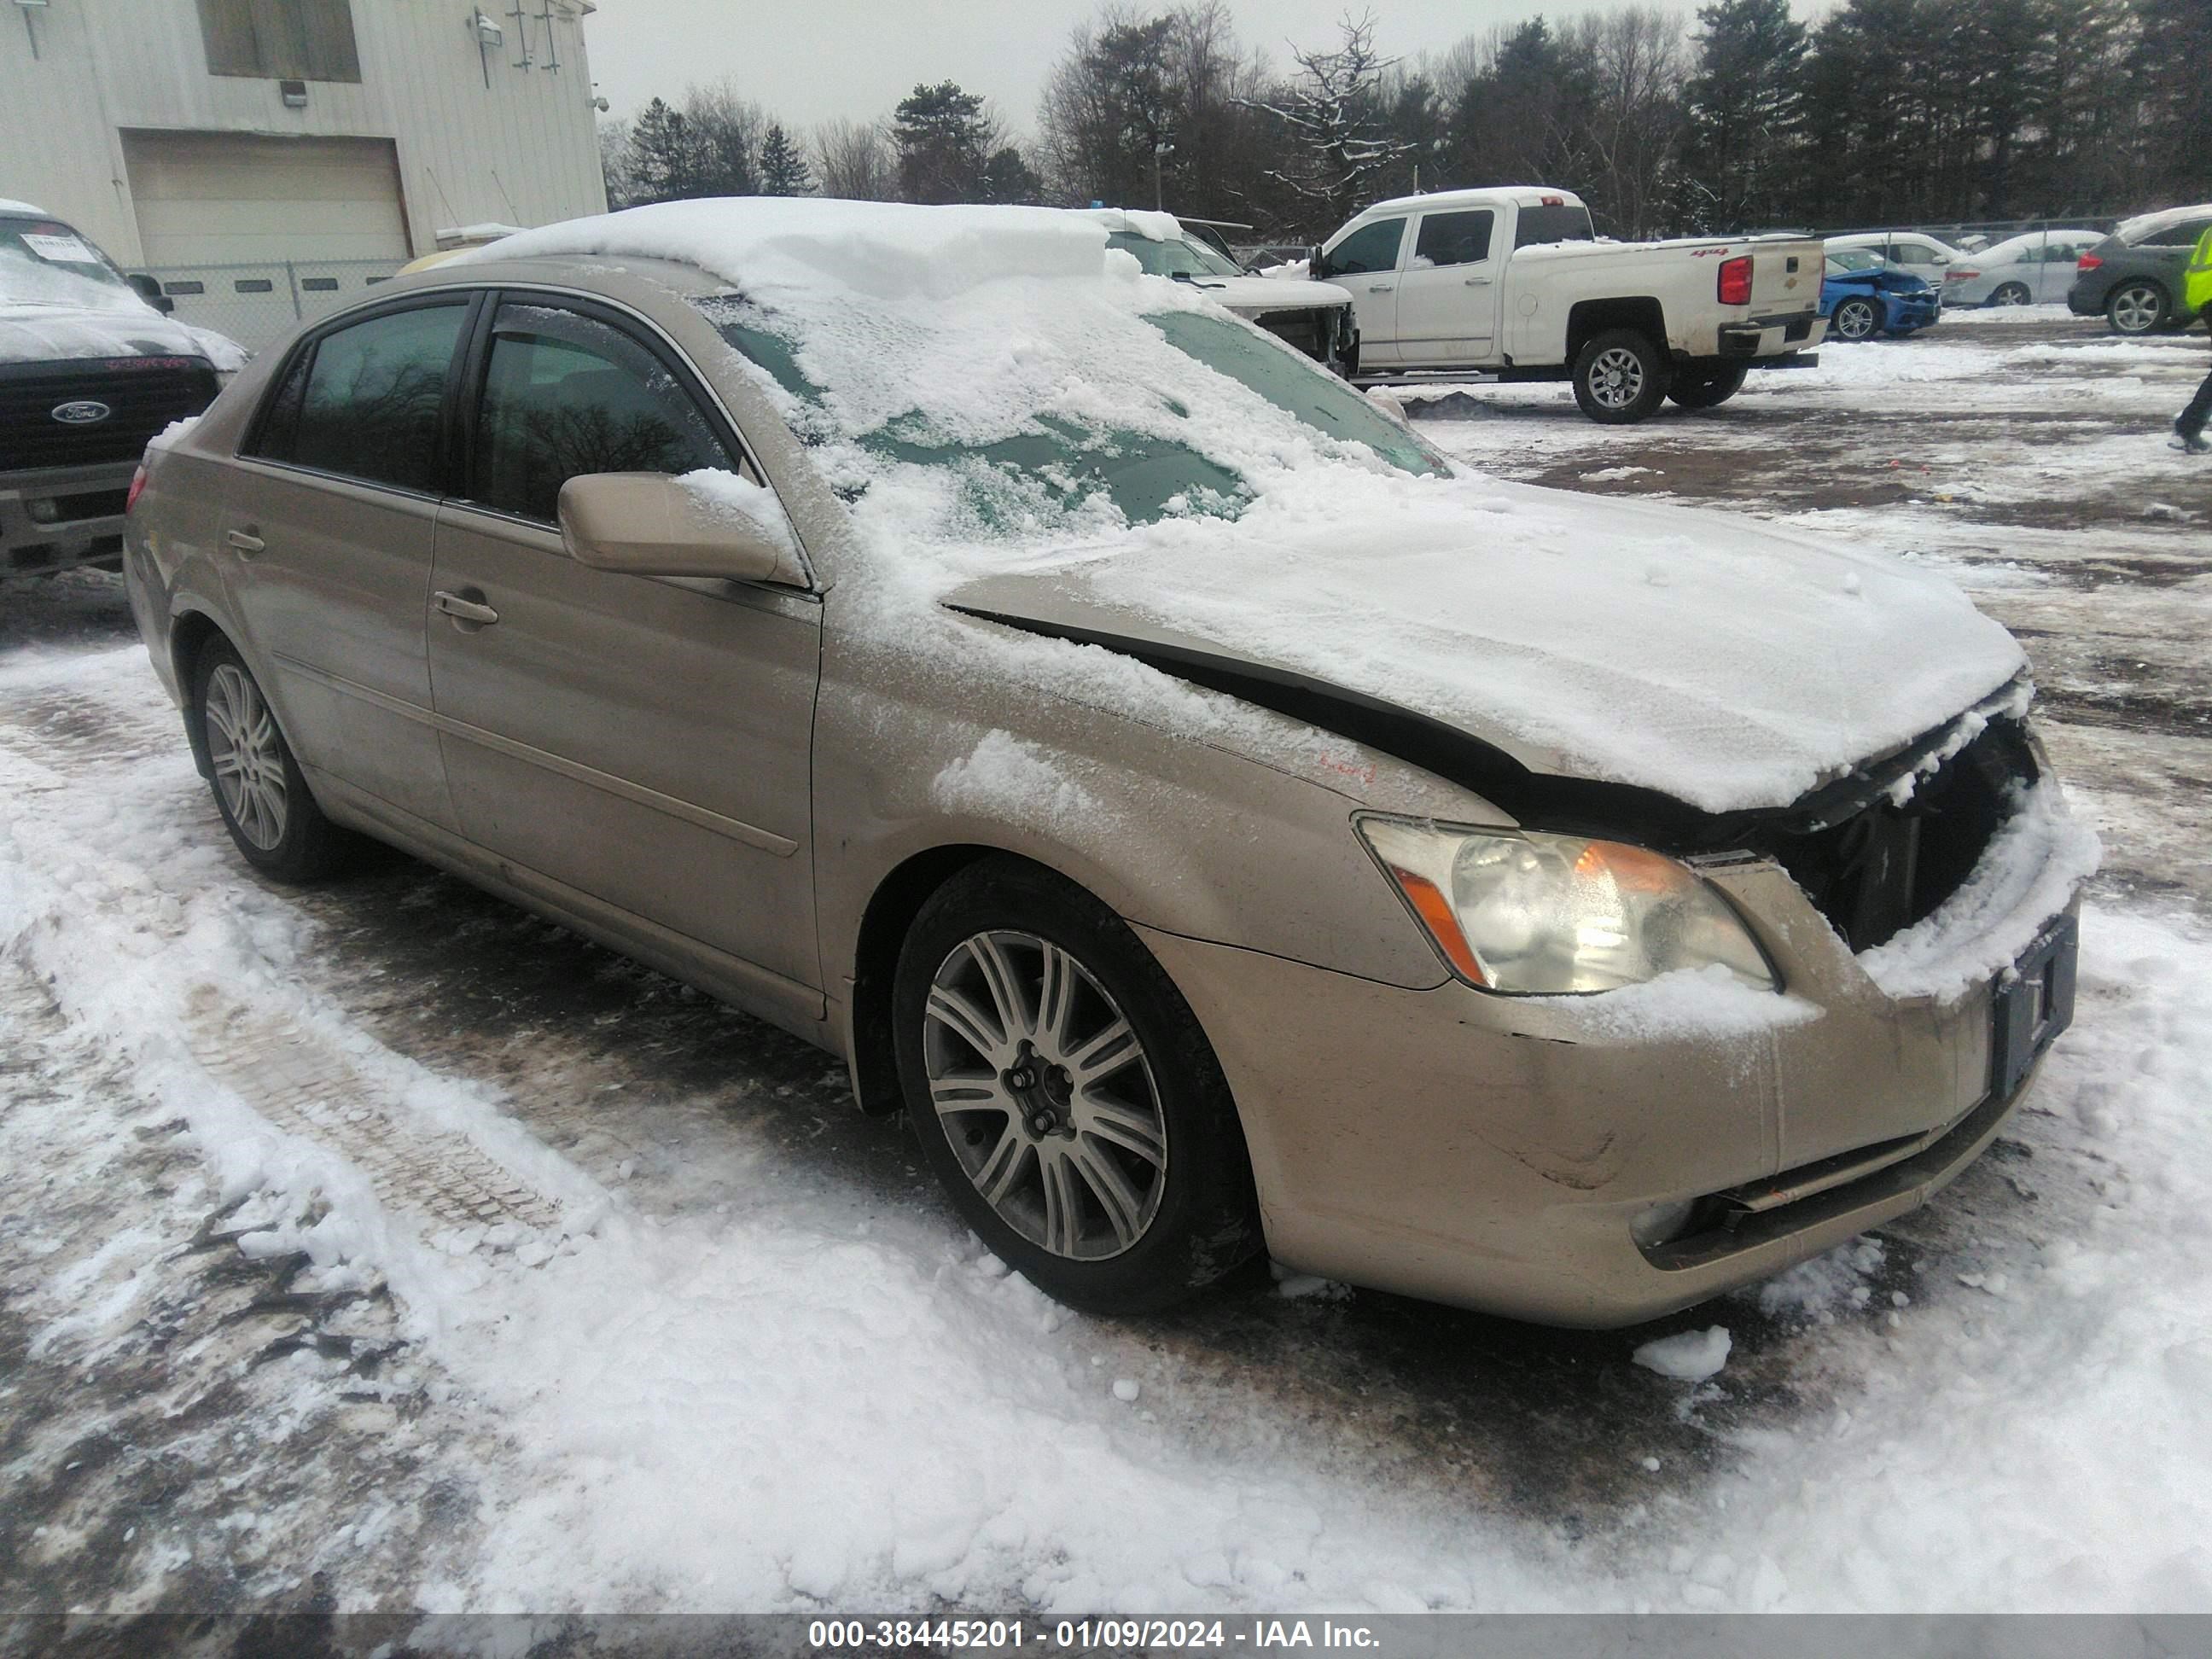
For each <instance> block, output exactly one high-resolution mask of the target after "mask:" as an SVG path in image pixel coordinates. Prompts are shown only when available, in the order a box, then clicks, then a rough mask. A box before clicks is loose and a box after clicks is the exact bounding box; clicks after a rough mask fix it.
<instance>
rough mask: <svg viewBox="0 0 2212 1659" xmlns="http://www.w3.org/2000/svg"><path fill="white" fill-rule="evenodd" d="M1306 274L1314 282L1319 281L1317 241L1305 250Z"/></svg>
mask: <svg viewBox="0 0 2212 1659" xmlns="http://www.w3.org/2000/svg"><path fill="white" fill-rule="evenodd" d="M1306 275H1307V276H1310V277H1312V278H1313V279H1314V281H1316V283H1318V282H1319V281H1321V244H1320V243H1319V242H1316V243H1315V244H1314V245H1313V246H1311V247H1310V248H1308V249H1307V250H1306Z"/></svg>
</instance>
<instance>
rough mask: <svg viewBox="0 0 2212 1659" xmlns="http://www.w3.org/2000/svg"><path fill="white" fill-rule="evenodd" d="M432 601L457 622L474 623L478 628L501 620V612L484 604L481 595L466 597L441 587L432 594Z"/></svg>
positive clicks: (486, 626) (487, 626)
mask: <svg viewBox="0 0 2212 1659" xmlns="http://www.w3.org/2000/svg"><path fill="white" fill-rule="evenodd" d="M430 602H431V603H432V604H433V605H436V606H437V607H438V609H439V610H441V611H444V612H445V613H446V614H447V616H449V617H452V618H453V620H454V621H455V622H457V623H475V624H476V625H477V627H478V628H489V627H490V626H491V625H492V624H493V623H495V622H497V621H498V620H499V612H498V611H495V610H493V609H492V608H491V607H490V606H489V605H486V604H484V603H483V598H482V596H481V595H479V596H478V597H477V598H476V599H466V598H464V597H463V596H462V595H460V594H459V593H448V592H446V591H445V590H444V589H442V588H441V589H440V590H439V591H438V592H436V593H435V594H433V595H431V599H430Z"/></svg>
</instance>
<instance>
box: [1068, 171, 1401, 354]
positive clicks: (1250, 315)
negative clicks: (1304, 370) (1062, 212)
mask: <svg viewBox="0 0 2212 1659" xmlns="http://www.w3.org/2000/svg"><path fill="white" fill-rule="evenodd" d="M1084 216H1085V218H1087V219H1091V220H1094V221H1096V222H1097V223H1099V224H1102V225H1103V226H1105V227H1106V246H1108V247H1109V248H1113V249H1119V250H1120V251H1121V252H1123V253H1127V254H1130V255H1132V256H1133V257H1134V258H1135V259H1136V261H1137V263H1138V264H1139V265H1141V266H1142V267H1144V270H1145V274H1146V276H1169V277H1172V278H1174V279H1175V280H1176V281H1177V282H1184V283H1190V284H1191V285H1192V286H1193V287H1194V288H1198V289H1203V290H1204V291H1205V293H1206V297H1207V298H1208V299H1210V300H1212V301H1214V302H1215V303H1216V304H1218V305H1219V306H1222V307H1225V308H1226V309H1227V310H1230V311H1233V312H1235V313H1237V315H1238V316H1239V317H1242V318H1243V319H1245V320H1246V321H1247V322H1250V323H1256V324H1257V325H1259V326H1260V327H1261V328H1264V329H1266V330H1267V331H1268V332H1269V333H1270V334H1273V335H1275V336H1277V337H1279V338H1281V339H1284V340H1286V341H1288V342H1289V343H1291V344H1292V345H1294V346H1296V347H1297V349H1299V350H1301V351H1303V352H1304V353H1305V354H1306V355H1307V356H1309V357H1311V358H1312V359H1313V360H1314V361H1315V362H1319V363H1324V364H1326V365H1328V367H1329V368H1334V369H1338V370H1340V371H1343V370H1345V369H1346V368H1347V367H1348V366H1349V365H1350V364H1352V363H1353V362H1357V361H1358V357H1357V354H1358V345H1359V337H1358V332H1357V328H1358V325H1357V323H1356V322H1355V320H1354V316H1353V312H1352V295H1350V294H1349V293H1348V292H1346V290H1345V289H1340V288H1339V287H1337V286H1336V285H1335V284H1334V283H1314V282H1302V281H1299V280H1297V279H1296V278H1283V277H1271V276H1255V275H1254V274H1253V273H1251V272H1249V271H1247V270H1243V269H1242V268H1240V267H1239V266H1238V265H1237V262H1236V261H1235V260H1233V259H1231V258H1229V256H1228V255H1227V254H1225V253H1224V252H1221V251H1220V250H1219V249H1218V248H1216V247H1212V246H1209V245H1208V244H1206V243H1205V242H1202V241H1200V240H1199V239H1198V238H1197V237H1195V236H1193V235H1191V234H1188V232H1186V231H1185V230H1184V229H1183V228H1182V221H1181V220H1179V219H1177V218H1176V216H1175V215H1173V214H1172V213H1143V212H1139V211H1137V210H1134V209H1129V208H1091V209H1087V210H1085V211H1084Z"/></svg>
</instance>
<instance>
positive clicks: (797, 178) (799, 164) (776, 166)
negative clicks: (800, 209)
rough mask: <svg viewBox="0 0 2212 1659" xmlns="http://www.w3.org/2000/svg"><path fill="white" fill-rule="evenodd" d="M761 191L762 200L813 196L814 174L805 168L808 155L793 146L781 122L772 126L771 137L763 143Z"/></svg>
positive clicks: (769, 133) (761, 153) (764, 139)
mask: <svg viewBox="0 0 2212 1659" xmlns="http://www.w3.org/2000/svg"><path fill="white" fill-rule="evenodd" d="M760 187H761V194H762V195H763V196H811V195H812V194H813V193H814V174H813V173H812V171H811V169H809V167H807V165H806V155H805V151H803V150H801V149H799V146H798V145H797V144H794V143H792V141H791V135H790V134H789V133H787V132H786V131H784V130H783V124H782V123H781V122H780V121H771V122H769V127H768V137H765V138H763V140H762V141H761V152H760Z"/></svg>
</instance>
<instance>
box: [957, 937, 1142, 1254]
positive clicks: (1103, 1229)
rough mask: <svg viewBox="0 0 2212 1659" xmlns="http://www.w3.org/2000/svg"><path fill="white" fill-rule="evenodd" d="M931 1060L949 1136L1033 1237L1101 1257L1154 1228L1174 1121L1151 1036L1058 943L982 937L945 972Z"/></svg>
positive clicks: (965, 1163) (985, 1192)
mask: <svg viewBox="0 0 2212 1659" xmlns="http://www.w3.org/2000/svg"><path fill="white" fill-rule="evenodd" d="M922 1028H923V1029H922V1059H923V1064H924V1067H925V1069H926V1071H927V1076H928V1080H929V1092H930V1099H931V1102H932V1103H933V1105H934V1106H935V1108H936V1110H937V1113H938V1116H939V1119H940V1120H941V1121H942V1126H943V1127H944V1129H945V1140H946V1142H947V1143H948V1144H949V1145H950V1146H951V1148H952V1152H953V1155H954V1156H955V1157H956V1158H957V1159H958V1160H959V1163H960V1166H961V1168H962V1170H963V1171H964V1172H965V1173H966V1175H967V1176H968V1179H969V1181H970V1182H974V1183H975V1190H976V1191H977V1192H979V1193H980V1194H982V1196H983V1199H984V1201H985V1202H987V1204H989V1205H990V1206H991V1207H992V1209H993V1210H994V1211H995V1212H997V1214H998V1215H999V1217H1000V1218H1001V1219H1002V1220H1004V1221H1005V1222H1006V1225H1008V1226H1010V1227H1012V1229H1013V1230H1014V1231H1016V1232H1017V1233H1018V1234H1020V1235H1021V1237H1024V1238H1025V1239H1027V1240H1028V1241H1029V1242H1030V1243H1032V1244H1035V1245H1037V1246H1038V1247H1039V1248H1041V1249H1045V1250H1048V1251H1049V1252H1050V1253H1051V1254H1053V1255H1056V1256H1061V1257H1065V1258H1066V1259H1068V1260H1071V1261H1103V1260H1105V1259H1107V1258H1109V1257H1112V1256H1116V1255H1121V1253H1122V1252H1123V1251H1125V1250H1127V1249H1131V1248H1132V1247H1133V1246H1134V1245H1135V1244H1136V1243H1137V1242H1138V1240H1139V1239H1140V1238H1142V1237H1144V1235H1145V1231H1146V1229H1147V1228H1148V1227H1150V1226H1151V1225H1152V1220H1153V1218H1154V1217H1155V1216H1156V1215H1157V1214H1158V1211H1159V1206H1160V1199H1161V1195H1162V1194H1164V1192H1165V1190H1166V1187H1167V1170H1168V1145H1167V1121H1166V1116H1165V1114H1164V1111H1163V1109H1162V1107H1161V1103H1160V1097H1159V1091H1158V1087H1157V1085H1155V1083H1154V1080H1153V1078H1152V1066H1151V1063H1150V1061H1149V1060H1147V1059H1146V1054H1145V1048H1144V1044H1143V1042H1141V1040H1140V1039H1139V1037H1138V1036H1137V1034H1136V1031H1135V1030H1134V1029H1133V1027H1132V1026H1131V1025H1130V1024H1129V1021H1128V1019H1127V1018H1126V1017H1125V1016H1124V1015H1123V1013H1122V1012H1121V1008H1120V1007H1119V1006H1117V1005H1116V1004H1115V1000H1114V999H1113V998H1112V997H1111V996H1109V995H1108V994H1107V993H1106V990H1105V987H1103V986H1102V985H1101V984H1100V983H1099V982H1098V981H1097V978H1096V977H1095V976H1094V975H1092V974H1091V971H1090V970H1089V969H1086V968H1085V966H1084V965H1083V964H1082V963H1080V962H1079V961H1078V960H1077V959H1076V958H1075V957H1074V956H1073V955H1072V954H1071V953H1070V952H1068V951H1066V950H1064V949H1062V948H1061V947H1060V946H1059V945H1054V944H1053V943H1052V942H1051V941H1050V940H1048V939H1040V938H1038V937H1037V936H1036V935H1035V934H1032V933H1018V932H1013V931H1010V930H994V931H992V932H988V933H975V934H971V935H970V936H969V938H967V939H963V941H962V942H961V943H960V944H959V945H956V946H955V947H954V948H953V949H952V951H951V952H950V953H949V954H948V955H947V956H946V957H945V960H944V961H943V963H940V964H939V967H938V969H937V972H936V974H935V975H933V978H932V980H931V983H930V988H929V995H928V1000H927V1003H926V1005H925V1006H924V1009H923V1013H922Z"/></svg>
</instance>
